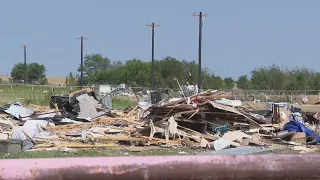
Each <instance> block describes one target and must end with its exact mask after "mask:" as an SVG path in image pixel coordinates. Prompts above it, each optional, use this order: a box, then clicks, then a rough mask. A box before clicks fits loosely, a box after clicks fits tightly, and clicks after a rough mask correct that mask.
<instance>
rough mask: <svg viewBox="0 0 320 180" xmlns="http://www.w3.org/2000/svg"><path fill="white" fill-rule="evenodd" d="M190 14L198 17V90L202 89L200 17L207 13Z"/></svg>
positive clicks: (206, 15)
mask: <svg viewBox="0 0 320 180" xmlns="http://www.w3.org/2000/svg"><path fill="white" fill-rule="evenodd" d="M192 16H197V17H199V48H198V61H199V62H198V63H199V67H198V68H199V69H198V90H199V92H200V91H201V89H202V77H201V71H202V70H201V50H202V49H201V48H202V47H201V44H202V26H203V23H202V19H203V18H205V17H208V14H206V13H205V14H202V12H200V13H199V14H198V13H193V14H192Z"/></svg>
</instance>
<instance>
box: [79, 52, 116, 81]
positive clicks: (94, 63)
mask: <svg viewBox="0 0 320 180" xmlns="http://www.w3.org/2000/svg"><path fill="white" fill-rule="evenodd" d="M118 63H119V62H117V63H116V64H112V62H111V60H110V59H109V58H107V57H103V56H102V54H91V55H86V56H85V57H84V61H83V74H84V76H85V78H86V81H88V82H89V83H92V81H93V78H94V75H95V74H96V73H98V72H101V71H107V70H110V69H112V67H113V65H118ZM78 71H79V72H81V66H80V65H79V68H78Z"/></svg>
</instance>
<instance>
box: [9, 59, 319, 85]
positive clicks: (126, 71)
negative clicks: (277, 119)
mask: <svg viewBox="0 0 320 180" xmlns="http://www.w3.org/2000/svg"><path fill="white" fill-rule="evenodd" d="M23 67H24V66H23V64H22V63H18V64H15V65H14V67H13V68H12V71H11V76H12V81H19V80H21V79H23V77H24V68H23ZM77 71H78V72H77V73H72V72H70V73H69V75H68V76H67V77H66V79H65V85H67V86H76V85H78V84H79V72H80V66H79V67H78V69H77ZM27 72H28V82H32V81H39V82H41V84H46V83H47V81H46V76H45V72H46V68H45V66H44V65H41V64H37V63H31V64H28V68H27ZM83 72H84V77H85V84H86V85H92V84H113V85H118V84H121V83H125V84H127V85H130V86H132V87H150V86H151V62H150V61H148V62H145V61H142V60H140V59H132V60H128V61H126V62H125V63H122V62H121V61H114V60H111V59H109V58H108V57H105V56H103V55H102V54H91V55H86V56H85V57H84V66H83ZM175 79H177V80H178V81H179V83H180V84H183V85H187V84H192V85H196V84H197V80H198V64H197V62H196V61H186V60H178V59H176V58H174V57H169V56H168V57H164V58H163V59H161V60H157V61H156V62H155V85H156V87H158V88H178V84H177V82H176V81H175ZM202 79H203V88H204V89H232V88H239V89H243V90H318V89H320V73H319V72H317V71H314V70H312V69H309V68H306V67H299V68H293V69H289V68H281V67H280V66H278V65H275V64H272V65H270V66H262V67H259V68H256V69H253V70H252V71H251V72H250V73H249V75H242V76H240V77H239V78H237V79H233V78H231V77H226V78H222V77H221V76H219V75H216V74H214V73H213V72H212V71H210V69H208V68H203V69H202Z"/></svg>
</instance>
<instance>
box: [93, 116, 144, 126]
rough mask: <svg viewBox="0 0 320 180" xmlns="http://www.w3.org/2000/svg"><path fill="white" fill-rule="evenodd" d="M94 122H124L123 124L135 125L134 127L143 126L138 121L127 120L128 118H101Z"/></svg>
mask: <svg viewBox="0 0 320 180" xmlns="http://www.w3.org/2000/svg"><path fill="white" fill-rule="evenodd" d="M95 121H96V122H105V121H107V122H112V121H125V122H127V123H131V124H136V125H139V126H143V125H144V124H143V123H141V122H138V119H129V118H121V117H118V118H111V117H101V118H98V119H97V120H95Z"/></svg>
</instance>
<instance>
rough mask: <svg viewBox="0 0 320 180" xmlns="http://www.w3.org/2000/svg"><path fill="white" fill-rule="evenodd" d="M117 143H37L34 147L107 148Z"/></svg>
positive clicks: (115, 145)
mask: <svg viewBox="0 0 320 180" xmlns="http://www.w3.org/2000/svg"><path fill="white" fill-rule="evenodd" d="M118 146H119V145H117V144H114V143H110V144H93V145H91V144H38V145H35V146H34V148H35V149H37V148H50V147H66V148H107V147H118Z"/></svg>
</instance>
